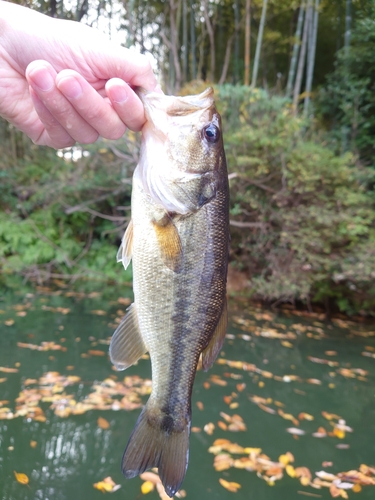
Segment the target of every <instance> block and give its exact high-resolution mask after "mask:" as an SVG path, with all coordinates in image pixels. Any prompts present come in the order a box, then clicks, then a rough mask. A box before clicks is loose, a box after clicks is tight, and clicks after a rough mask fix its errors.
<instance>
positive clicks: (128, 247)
mask: <svg viewBox="0 0 375 500" xmlns="http://www.w3.org/2000/svg"><path fill="white" fill-rule="evenodd" d="M132 253H133V221H132V220H130V222H129V224H128V227H127V228H126V231H125V234H124V236H123V238H122V242H121V245H120V248H119V249H118V252H117V262H122V265H123V266H124V268H125V269H126V268H127V267H128V265H129V264H130V261H131V260H132Z"/></svg>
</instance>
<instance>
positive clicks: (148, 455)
mask: <svg viewBox="0 0 375 500" xmlns="http://www.w3.org/2000/svg"><path fill="white" fill-rule="evenodd" d="M189 434H190V421H189V423H188V424H187V425H186V427H185V428H184V429H183V430H182V431H179V432H178V431H176V430H173V429H172V430H166V429H163V428H162V427H161V425H160V423H156V422H155V426H154V425H151V424H150V422H149V419H148V412H147V405H146V406H145V408H144V409H143V411H142V413H141V414H140V415H139V417H138V420H137V423H136V425H135V427H134V430H133V432H132V435H131V436H130V439H129V442H128V444H127V446H126V449H125V452H124V456H123V458H122V472H123V474H124V476H125V477H126V478H128V479H130V478H132V477H135V476H138V475H139V474H142V472H144V471H145V470H147V469H150V468H151V467H158V470H159V476H160V479H161V482H162V483H163V486H164V488H165V491H166V493H167V495H168V496H170V497H173V495H174V494H175V493H176V492H177V491H178V489H179V488H180V486H181V484H182V481H183V479H184V477H185V474H186V469H187V466H188V460H189Z"/></svg>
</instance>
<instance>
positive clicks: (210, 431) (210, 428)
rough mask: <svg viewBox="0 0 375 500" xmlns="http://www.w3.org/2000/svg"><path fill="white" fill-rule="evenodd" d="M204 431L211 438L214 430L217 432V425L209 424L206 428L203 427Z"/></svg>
mask: <svg viewBox="0 0 375 500" xmlns="http://www.w3.org/2000/svg"><path fill="white" fill-rule="evenodd" d="M203 430H204V432H205V433H206V434H208V435H209V436H211V434H213V432H214V430H215V424H213V423H212V422H209V423H208V424H206V425H205V426H204V427H203Z"/></svg>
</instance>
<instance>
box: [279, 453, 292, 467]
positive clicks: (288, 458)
mask: <svg viewBox="0 0 375 500" xmlns="http://www.w3.org/2000/svg"><path fill="white" fill-rule="evenodd" d="M279 462H280V463H281V464H284V465H288V464H289V463H290V462H294V456H293V454H292V453H290V451H287V452H286V453H284V454H283V455H280V456H279Z"/></svg>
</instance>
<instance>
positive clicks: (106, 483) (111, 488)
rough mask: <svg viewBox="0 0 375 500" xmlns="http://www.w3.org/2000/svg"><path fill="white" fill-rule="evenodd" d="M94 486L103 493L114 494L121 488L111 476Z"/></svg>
mask: <svg viewBox="0 0 375 500" xmlns="http://www.w3.org/2000/svg"><path fill="white" fill-rule="evenodd" d="M93 486H94V488H96V489H97V490H99V491H101V492H102V493H114V492H115V491H117V490H118V489H120V488H121V485H120V484H116V483H115V482H114V480H113V479H112V478H111V477H110V476H108V477H106V478H105V479H103V481H99V482H98V483H95V484H94V485H93Z"/></svg>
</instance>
